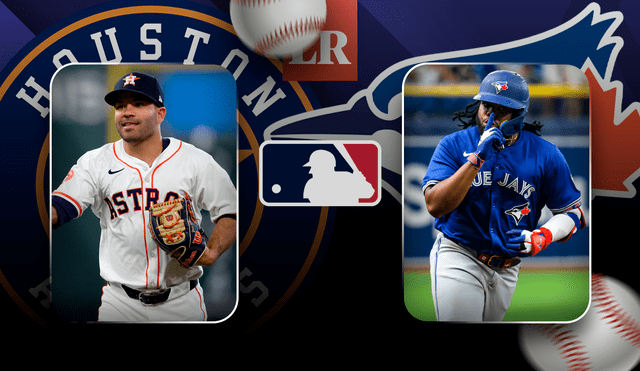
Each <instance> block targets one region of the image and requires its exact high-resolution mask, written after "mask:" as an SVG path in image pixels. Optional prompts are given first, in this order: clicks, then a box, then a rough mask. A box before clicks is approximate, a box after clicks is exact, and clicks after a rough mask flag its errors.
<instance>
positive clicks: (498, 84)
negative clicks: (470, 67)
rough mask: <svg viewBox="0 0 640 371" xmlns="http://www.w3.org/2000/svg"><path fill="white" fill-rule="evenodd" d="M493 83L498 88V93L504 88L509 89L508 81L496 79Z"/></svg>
mask: <svg viewBox="0 0 640 371" xmlns="http://www.w3.org/2000/svg"><path fill="white" fill-rule="evenodd" d="M491 85H493V87H494V88H496V94H499V93H500V92H501V91H503V90H507V89H509V86H507V82H506V81H496V82H493V83H491Z"/></svg>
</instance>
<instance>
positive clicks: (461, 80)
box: [405, 64, 588, 118]
mask: <svg viewBox="0 0 640 371" xmlns="http://www.w3.org/2000/svg"><path fill="white" fill-rule="evenodd" d="M502 69H505V70H510V71H515V72H518V73H519V74H520V75H522V76H523V77H524V78H525V80H526V81H527V83H528V84H529V85H530V86H531V85H533V84H567V85H569V86H583V85H585V84H587V79H586V77H585V75H584V73H582V71H580V70H579V69H578V68H575V67H572V66H565V65H520V64H496V65H423V66H419V67H416V68H415V69H413V70H412V71H411V72H410V73H409V75H408V76H407V79H406V81H405V84H407V85H420V86H430V85H446V84H479V83H480V82H481V81H482V79H483V78H484V77H485V76H486V75H487V74H489V73H491V72H492V71H495V70H502ZM405 98H406V97H405ZM470 98H471V97H469V98H465V99H466V100H467V101H468V100H469V99H470ZM417 99H420V100H422V103H419V104H417V105H414V108H416V109H417V110H421V111H429V108H427V107H431V108H434V109H437V107H438V106H439V108H441V109H446V110H450V107H448V106H449V104H447V103H445V102H443V101H442V98H435V97H428V96H427V97H420V98H417ZM429 101H431V102H429ZM436 101H438V102H437V103H436ZM405 102H406V100H405ZM451 104H455V105H457V106H460V102H455V103H454V102H451ZM405 106H406V105H405ZM409 106H411V105H409ZM462 107H464V106H462ZM414 113H417V112H414ZM433 113H435V112H433ZM529 113H530V114H531V115H534V116H546V115H556V116H558V115H559V116H563V117H567V118H572V117H573V118H575V117H580V116H584V115H585V114H588V98H584V97H582V98H577V99H564V98H556V97H548V98H536V99H532V100H531V104H530V107H529ZM405 114H409V115H411V112H406V111H405Z"/></svg>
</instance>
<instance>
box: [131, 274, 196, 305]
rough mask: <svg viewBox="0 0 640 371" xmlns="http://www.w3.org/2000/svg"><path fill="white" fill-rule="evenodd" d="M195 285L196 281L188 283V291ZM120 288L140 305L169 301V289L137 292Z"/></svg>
mask: <svg viewBox="0 0 640 371" xmlns="http://www.w3.org/2000/svg"><path fill="white" fill-rule="evenodd" d="M197 285H198V280H192V281H189V291H191V290H193V289H194V288H195V287H196V286H197ZM120 286H121V287H122V289H123V290H124V292H125V293H126V294H127V295H128V296H129V297H130V298H131V299H136V300H140V301H141V302H142V304H146V305H154V304H160V303H164V302H165V301H167V299H169V294H170V293H171V288H166V289H161V290H158V291H138V290H136V289H132V288H131V287H129V286H125V285H120Z"/></svg>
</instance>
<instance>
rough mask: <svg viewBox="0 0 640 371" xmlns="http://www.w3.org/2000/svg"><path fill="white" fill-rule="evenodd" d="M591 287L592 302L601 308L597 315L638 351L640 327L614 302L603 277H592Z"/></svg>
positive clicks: (639, 346) (639, 347)
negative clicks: (602, 317)
mask: <svg viewBox="0 0 640 371" xmlns="http://www.w3.org/2000/svg"><path fill="white" fill-rule="evenodd" d="M592 287H593V293H592V296H593V301H594V302H597V304H595V306H596V307H599V308H602V309H601V310H600V311H599V312H598V313H604V318H606V319H608V320H609V321H608V322H607V324H610V325H612V328H613V329H616V330H618V331H617V332H616V333H618V334H622V335H621V337H622V338H623V339H624V340H626V341H627V342H629V343H630V344H631V345H633V346H635V347H636V348H638V349H640V325H639V324H638V322H637V321H636V320H634V319H633V318H631V316H630V315H629V314H628V313H627V312H624V311H623V309H622V308H620V307H619V304H618V303H616V302H615V299H614V298H613V297H612V295H611V291H610V290H609V287H608V286H607V283H606V281H605V279H604V276H603V275H593V277H592Z"/></svg>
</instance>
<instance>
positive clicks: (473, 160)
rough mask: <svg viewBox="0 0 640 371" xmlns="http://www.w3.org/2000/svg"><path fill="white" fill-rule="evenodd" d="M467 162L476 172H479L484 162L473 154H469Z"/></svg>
mask: <svg viewBox="0 0 640 371" xmlns="http://www.w3.org/2000/svg"><path fill="white" fill-rule="evenodd" d="M467 161H469V162H470V163H471V165H473V167H475V168H476V169H477V170H480V168H481V167H482V164H484V160H483V159H481V158H480V157H478V155H477V154H475V153H472V154H470V155H469V157H467Z"/></svg>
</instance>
